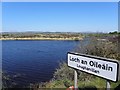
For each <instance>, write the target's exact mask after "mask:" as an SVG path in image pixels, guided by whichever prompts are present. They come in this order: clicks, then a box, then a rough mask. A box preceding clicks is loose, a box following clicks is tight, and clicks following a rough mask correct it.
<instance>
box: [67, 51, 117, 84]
mask: <svg viewBox="0 0 120 90" xmlns="http://www.w3.org/2000/svg"><path fill="white" fill-rule="evenodd" d="M68 54H73V55H79V56H84V57H88V58H94V59H99V60H102V61H108V62H114V63H116V64H117V68H118V69H117V74H116V81H113V80H109V79H106V78H104V77H101V76H97V75H95V74H91V73H89V72H86V71H82V70H79V69H76V68H74V67H71V66H69V65H68ZM67 65H68V67H70V68H73V69H75V70H79V71H82V72H85V73H88V74H91V75H94V76H97V77H100V78H103V79H106V80H108V81H112V82H117V81H118V74H119V63H118V62H117V60H114V59H107V58H103V57H98V56H92V55H87V54H81V53H75V52H67Z"/></svg>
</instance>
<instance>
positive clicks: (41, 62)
mask: <svg viewBox="0 0 120 90" xmlns="http://www.w3.org/2000/svg"><path fill="white" fill-rule="evenodd" d="M79 43H80V42H79V41H47V40H46V41H45V40H42V41H32V40H31V41H22V40H21V41H15V40H13V41H2V69H3V72H4V73H5V74H6V75H7V76H8V77H10V79H11V80H8V81H7V83H8V84H9V85H10V84H12V85H16V84H15V83H17V85H18V86H20V87H21V86H27V85H28V84H30V83H37V82H45V81H49V80H50V79H51V78H52V77H53V73H54V71H55V69H56V68H57V67H58V65H59V62H60V61H67V52H68V51H72V50H74V48H75V47H76V46H77V45H78V44H79ZM14 82H15V83H14Z"/></svg>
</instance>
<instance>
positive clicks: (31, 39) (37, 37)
mask: <svg viewBox="0 0 120 90" xmlns="http://www.w3.org/2000/svg"><path fill="white" fill-rule="evenodd" d="M0 40H76V41H77V40H83V38H77V39H76V38H74V37H73V38H38V37H37V38H0Z"/></svg>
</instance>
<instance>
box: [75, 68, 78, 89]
mask: <svg viewBox="0 0 120 90" xmlns="http://www.w3.org/2000/svg"><path fill="white" fill-rule="evenodd" d="M74 88H75V90H77V88H78V87H77V71H76V70H74Z"/></svg>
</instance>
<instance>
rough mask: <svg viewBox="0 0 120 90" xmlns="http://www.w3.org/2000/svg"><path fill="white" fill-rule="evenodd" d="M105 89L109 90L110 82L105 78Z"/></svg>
mask: <svg viewBox="0 0 120 90" xmlns="http://www.w3.org/2000/svg"><path fill="white" fill-rule="evenodd" d="M106 90H110V82H109V81H108V80H106Z"/></svg>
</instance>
